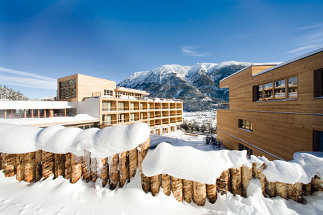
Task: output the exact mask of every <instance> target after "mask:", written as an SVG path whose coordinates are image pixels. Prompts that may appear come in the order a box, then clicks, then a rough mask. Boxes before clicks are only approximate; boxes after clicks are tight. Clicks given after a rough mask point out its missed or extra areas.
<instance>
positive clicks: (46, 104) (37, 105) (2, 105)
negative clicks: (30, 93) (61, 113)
mask: <svg viewBox="0 0 323 215" xmlns="http://www.w3.org/2000/svg"><path fill="white" fill-rule="evenodd" d="M75 107H76V103H73V102H68V101H7V100H5V101H1V100H0V110H17V109H65V108H67V109H68V108H75Z"/></svg>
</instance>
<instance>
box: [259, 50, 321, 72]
mask: <svg viewBox="0 0 323 215" xmlns="http://www.w3.org/2000/svg"><path fill="white" fill-rule="evenodd" d="M320 52H323V48H320V49H317V50H314V51H312V52H309V53H307V54H304V55H301V56H299V57H296V58H293V59H291V60H289V61H286V62H283V63H281V64H278V65H277V66H274V67H271V68H269V69H265V70H264V71H261V72H258V73H256V74H254V75H253V76H257V75H261V74H264V73H266V72H269V71H271V70H274V69H277V68H279V67H282V66H285V65H287V64H290V63H293V62H295V61H299V60H301V59H304V58H307V57H310V56H312V55H315V54H318V53H320Z"/></svg>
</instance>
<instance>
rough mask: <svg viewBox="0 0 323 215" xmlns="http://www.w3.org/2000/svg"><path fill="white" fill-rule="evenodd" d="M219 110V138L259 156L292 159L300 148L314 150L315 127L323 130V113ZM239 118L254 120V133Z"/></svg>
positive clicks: (230, 146) (227, 145)
mask: <svg viewBox="0 0 323 215" xmlns="http://www.w3.org/2000/svg"><path fill="white" fill-rule="evenodd" d="M217 112H218V113H217V118H218V122H217V123H218V124H217V126H218V130H217V138H218V139H219V140H221V141H223V145H224V146H225V147H226V148H228V149H236V150H238V143H240V144H244V145H246V146H247V147H249V148H251V149H253V152H254V154H255V155H261V156H262V155H265V156H266V157H268V158H270V159H278V158H282V159H284V160H292V158H293V157H292V156H293V154H294V153H295V152H297V151H312V150H313V141H312V138H313V130H323V115H304V114H289V113H270V112H253V111H235V110H218V111H217ZM239 119H243V120H248V121H251V122H252V132H250V131H248V130H245V129H242V128H239V126H238V120H239ZM254 146H255V147H254ZM257 148H259V149H261V150H263V151H261V150H259V149H257ZM270 154H273V155H275V156H276V157H274V156H271V155H270Z"/></svg>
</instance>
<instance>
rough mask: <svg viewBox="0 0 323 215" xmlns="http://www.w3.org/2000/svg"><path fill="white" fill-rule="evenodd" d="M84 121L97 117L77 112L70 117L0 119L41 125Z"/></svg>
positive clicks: (2, 121)
mask: <svg viewBox="0 0 323 215" xmlns="http://www.w3.org/2000/svg"><path fill="white" fill-rule="evenodd" d="M85 121H89V122H90V121H91V122H92V121H99V119H98V118H95V117H92V116H90V115H88V114H78V115H76V116H71V117H50V118H17V119H0V123H12V124H18V125H43V124H64V125H65V124H68V123H75V122H85Z"/></svg>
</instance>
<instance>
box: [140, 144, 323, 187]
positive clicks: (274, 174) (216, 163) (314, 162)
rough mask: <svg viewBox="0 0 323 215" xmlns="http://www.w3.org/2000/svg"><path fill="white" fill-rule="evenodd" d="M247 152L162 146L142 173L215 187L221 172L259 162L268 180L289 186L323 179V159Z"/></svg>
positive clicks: (144, 166) (150, 157) (147, 160)
mask: <svg viewBox="0 0 323 215" xmlns="http://www.w3.org/2000/svg"><path fill="white" fill-rule="evenodd" d="M246 155H247V154H246V151H235V150H219V151H201V150H198V149H195V148H192V147H189V146H183V147H176V146H172V145H170V144H168V143H165V142H164V143H160V144H159V145H158V146H157V147H156V149H155V150H150V151H148V154H147V156H146V158H145V160H144V161H143V163H142V171H143V173H144V174H145V175H146V176H148V177H151V176H155V175H159V174H168V175H171V176H173V177H176V178H181V179H187V180H192V181H198V182H200V183H204V184H214V183H215V182H216V179H217V178H219V177H220V175H221V173H222V172H223V171H225V170H228V169H230V168H238V167H241V166H246V167H249V168H250V167H251V166H252V163H256V164H257V166H258V167H259V166H260V165H262V164H265V165H266V168H265V169H264V170H263V171H262V172H263V174H264V175H265V176H266V180H268V181H271V182H282V183H288V184H294V183H297V182H299V183H303V184H307V183H309V182H311V179H312V178H313V177H314V176H315V175H317V176H319V177H320V178H322V177H323V158H322V157H318V156H315V155H312V154H310V153H300V152H299V153H295V154H294V160H293V161H290V162H287V161H281V160H275V161H269V160H268V159H267V158H265V157H256V156H251V159H248V158H247V156H246Z"/></svg>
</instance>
